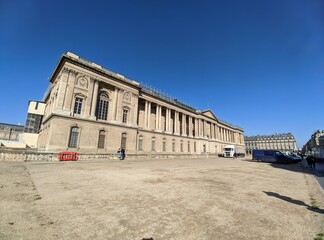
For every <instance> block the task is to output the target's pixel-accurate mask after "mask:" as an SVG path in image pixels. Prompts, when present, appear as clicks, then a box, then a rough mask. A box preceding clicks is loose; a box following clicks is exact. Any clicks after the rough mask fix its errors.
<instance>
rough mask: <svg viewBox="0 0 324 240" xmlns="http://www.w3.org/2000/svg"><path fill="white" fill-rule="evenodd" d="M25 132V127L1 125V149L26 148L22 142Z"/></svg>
mask: <svg viewBox="0 0 324 240" xmlns="http://www.w3.org/2000/svg"><path fill="white" fill-rule="evenodd" d="M23 132H24V126H23V125H15V124H8V123H0V147H18V148H23V147H26V145H25V144H23V143H22V142H21V139H22V135H23Z"/></svg>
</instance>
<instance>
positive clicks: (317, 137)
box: [302, 130, 324, 153]
mask: <svg viewBox="0 0 324 240" xmlns="http://www.w3.org/2000/svg"><path fill="white" fill-rule="evenodd" d="M319 148H322V149H324V130H317V131H315V132H314V133H313V134H312V136H311V138H310V139H309V140H308V142H307V143H306V144H305V145H304V146H303V148H302V153H312V152H313V151H315V150H316V149H319Z"/></svg>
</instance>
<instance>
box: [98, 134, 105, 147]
mask: <svg viewBox="0 0 324 240" xmlns="http://www.w3.org/2000/svg"><path fill="white" fill-rule="evenodd" d="M105 138H106V132H105V130H100V131H99V138H98V148H105Z"/></svg>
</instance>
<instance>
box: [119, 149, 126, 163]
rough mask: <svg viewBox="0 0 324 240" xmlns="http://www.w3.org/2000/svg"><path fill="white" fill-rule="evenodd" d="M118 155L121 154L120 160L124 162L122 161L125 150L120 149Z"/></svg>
mask: <svg viewBox="0 0 324 240" xmlns="http://www.w3.org/2000/svg"><path fill="white" fill-rule="evenodd" d="M120 153H121V156H120V160H124V159H125V149H124V148H122V149H121V150H120Z"/></svg>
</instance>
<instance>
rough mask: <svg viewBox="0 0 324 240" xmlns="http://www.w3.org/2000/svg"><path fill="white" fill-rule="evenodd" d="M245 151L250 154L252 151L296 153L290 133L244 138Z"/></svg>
mask: <svg viewBox="0 0 324 240" xmlns="http://www.w3.org/2000/svg"><path fill="white" fill-rule="evenodd" d="M244 141H245V149H246V153H247V154H251V153H252V150H253V149H273V150H279V151H283V152H293V151H297V144H296V140H295V137H294V136H293V135H292V134H291V133H282V134H271V135H257V136H245V137H244Z"/></svg>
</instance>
